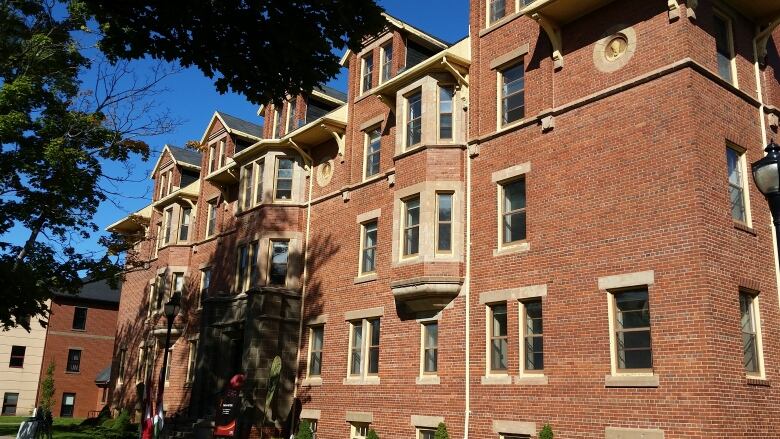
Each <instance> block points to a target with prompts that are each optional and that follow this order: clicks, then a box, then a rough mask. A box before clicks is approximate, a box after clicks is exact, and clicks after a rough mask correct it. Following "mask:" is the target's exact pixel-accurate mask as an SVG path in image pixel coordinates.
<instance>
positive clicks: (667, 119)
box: [110, 0, 780, 439]
mask: <svg viewBox="0 0 780 439" xmlns="http://www.w3.org/2000/svg"><path fill="white" fill-rule="evenodd" d="M779 16H780V4H777V3H776V2H775V3H772V2H749V1H740V0H723V1H706V0H699V1H693V0H688V1H687V2H678V1H668V2H667V3H663V2H632V1H628V0H614V1H608V0H588V1H583V0H536V1H533V2H531V1H522V0H518V1H503V0H480V1H472V2H471V15H470V17H471V18H470V28H469V30H468V33H469V38H465V39H463V40H461V41H459V42H456V43H447V42H444V41H441V40H440V39H438V38H436V37H434V36H432V35H429V34H427V33H425V32H424V31H421V30H419V29H416V28H414V27H412V26H410V25H409V24H407V23H404V22H401V21H399V20H397V19H395V18H393V17H391V16H387V27H386V29H385V31H384V32H382V33H381V34H380V35H377V36H374V37H372V38H368V39H366V40H365V44H364V47H363V49H362V50H361V51H360V52H359V53H351V52H348V53H347V54H345V56H344V58H343V59H342V64H343V65H344V67H346V68H347V69H348V72H349V81H348V87H349V88H348V91H347V93H346V95H344V94H340V93H337V92H335V91H333V90H329V89H322V90H315V91H313V92H312V93H311V94H309V95H304V96H298V97H295V98H294V99H291V100H290V101H289V102H286V103H285V104H283V105H279V106H276V105H272V104H269V105H266V106H264V107H262V108H261V109H260V114H262V115H263V117H264V120H265V125H264V127H260V126H257V125H254V124H252V123H249V122H245V121H241V120H237V119H235V118H232V117H230V116H228V115H225V114H223V113H219V112H218V113H215V115H214V117H213V118H212V120H211V122H210V123H209V125H208V127H207V129H206V132H205V134H204V136H203V139H202V142H201V143H202V144H203V154H202V155H201V156H198V155H197V154H195V153H193V152H190V151H186V150H181V149H178V148H173V147H168V148H166V150H165V151H164V152H163V154H162V156H161V158H160V160H159V161H158V163H157V165H156V166H155V170H154V172H153V175H152V178H154V180H155V196H154V199H153V200H152V204H151V205H150V206H149V207H147V208H146V209H143V210H142V211H140V212H138V213H136V214H134V215H131V216H129V217H127V218H125V219H123V220H121V221H119V222H118V223H116V224H114V225H112V226H111V227H110V229H111V230H114V231H117V232H121V233H125V234H128V235H130V236H135V237H136V238H137V245H136V248H135V250H134V251H133V252H132V254H130V255H129V260H130V261H134V262H137V263H138V264H135V265H134V267H136V268H129V269H128V273H127V277H126V280H125V284H124V286H123V293H122V299H123V300H122V303H121V304H120V321H119V326H118V330H117V343H116V347H115V354H114V358H115V361H114V370H115V371H117V373H115V374H112V376H116V377H117V381H116V382H115V383H114V384H113V387H112V389H113V392H114V393H113V397H112V403H113V404H114V405H115V406H116V407H133V406H135V404H136V401H137V398H136V396H135V384H136V383H138V382H143V381H145V379H144V377H147V376H149V374H148V373H146V372H145V371H148V370H149V367H151V366H153V367H154V369H153V370H155V371H156V370H159V367H160V362H161V361H162V355H161V351H160V350H161V348H162V347H161V346H160V343H159V340H160V336H161V335H164V326H163V325H164V319H162V320H161V317H160V315H159V309H160V307H161V305H162V303H164V301H166V300H167V298H168V297H169V296H170V295H171V294H173V293H181V294H182V297H183V300H184V306H183V310H182V313H181V314H180V315H179V316H177V318H176V320H175V324H174V335H175V343H174V344H173V346H172V357H171V363H170V365H171V368H170V374H169V378H168V380H167V381H166V409H167V411H168V414H169V415H172V414H174V413H175V414H177V415H179V417H180V418H185V419H187V420H188V422H189V423H190V425H192V426H195V427H196V431H197V432H198V435H207V431H208V426H209V422H210V421H211V420H212V419H213V415H214V411H215V406H216V399H217V398H218V395H219V392H220V391H221V390H222V389H224V386H225V383H226V382H227V380H228V379H229V378H230V376H232V375H233V374H234V373H236V372H242V373H244V374H246V375H247V381H246V384H245V386H244V388H243V397H244V401H245V404H244V407H245V409H244V412H243V417H242V419H243V421H244V425H242V428H243V429H244V431H248V430H249V429H250V425H252V426H254V427H253V428H252V431H254V432H256V431H257V427H258V426H261V425H266V426H268V427H269V428H273V429H275V430H277V431H279V432H281V433H282V434H287V433H288V432H289V429H290V428H294V425H295V423H296V421H297V420H298V419H308V420H310V421H313V423H314V424H315V428H316V430H317V432H318V437H319V438H325V439H336V438H351V439H356V438H363V437H365V434H366V432H367V430H368V429H375V430H376V431H377V432H378V433H379V435H380V437H383V438H418V439H419V438H423V439H427V438H430V437H432V429H434V428H435V427H436V425H438V423H439V422H445V423H446V424H447V427H448V430H449V432H450V435H451V437H456V438H461V437H463V438H475V439H487V438H503V439H517V438H528V437H536V436H537V434H538V432H539V431H540V430H541V428H542V427H543V425H545V424H550V425H551V426H552V428H553V430H554V431H555V433H556V437H561V438H569V437H571V438H599V437H606V438H613V439H614V438H629V439H630V438H663V437H667V438H683V437H685V438H711V437H720V436H728V437H751V438H754V437H775V436H777V435H778V434H779V433H778V432H780V425H779V424H778V420H777V417H776V416H775V415H774V413H775V412H776V410H777V408H778V406H779V404H780V394H778V392H777V390H776V387H777V386H776V384H775V381H777V380H778V379H780V375H779V373H780V368H779V367H780V339H778V336H777V334H778V329H780V328H779V327H778V325H780V314H778V312H779V311H780V303H778V287H777V285H778V275H777V269H776V268H775V267H776V257H775V256H774V254H773V239H772V236H773V231H772V229H771V226H770V221H769V212H768V211H767V209H766V206H765V203H764V202H763V199H762V196H761V195H760V194H759V193H758V192H757V191H756V190H755V188H754V186H753V184H752V183H751V182H750V181H749V180H750V177H749V173H748V167H747V165H748V164H749V163H751V162H753V161H755V160H757V159H759V158H760V157H761V156H762V149H763V147H764V145H766V144H767V143H768V142H769V139H770V137H771V136H773V135H776V134H777V129H778V116H780V110H778V107H780V80H779V78H780V73H778V72H779V71H780V55H779V54H778V45H777V43H776V41H780V31H778V30H777V24H778V20H777V18H778V17H779ZM464 33H465V29H464ZM275 356H280V357H281V360H282V373H281V376H280V383H279V387H278V389H279V390H278V392H277V396H276V398H275V399H274V400H273V402H272V404H271V407H270V408H268V409H266V408H265V407H264V406H265V403H264V402H265V399H266V389H267V388H268V387H269V380H270V377H269V364H270V363H271V361H272V359H273V357H275ZM146 381H147V382H148V380H146ZM263 419H266V421H265V424H263ZM198 427H199V428H198Z"/></svg>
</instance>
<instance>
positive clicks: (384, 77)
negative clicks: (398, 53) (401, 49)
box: [379, 40, 393, 83]
mask: <svg viewBox="0 0 780 439" xmlns="http://www.w3.org/2000/svg"><path fill="white" fill-rule="evenodd" d="M380 51H381V55H382V58H381V59H382V74H381V76H380V78H379V82H380V83H382V82H385V81H389V80H390V78H392V77H393V42H392V40H391V41H390V42H389V43H387V44H385V45H384V46H382V48H381V49H380Z"/></svg>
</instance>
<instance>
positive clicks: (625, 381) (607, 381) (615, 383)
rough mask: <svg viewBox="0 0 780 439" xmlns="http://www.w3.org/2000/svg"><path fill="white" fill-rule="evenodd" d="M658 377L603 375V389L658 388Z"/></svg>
mask: <svg viewBox="0 0 780 439" xmlns="http://www.w3.org/2000/svg"><path fill="white" fill-rule="evenodd" d="M659 381H660V380H659V377H658V375H605V376H604V387H658V385H659Z"/></svg>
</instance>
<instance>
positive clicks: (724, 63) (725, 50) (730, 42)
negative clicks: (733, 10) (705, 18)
mask: <svg viewBox="0 0 780 439" xmlns="http://www.w3.org/2000/svg"><path fill="white" fill-rule="evenodd" d="M714 12H715V13H714V14H713V24H714V26H715V52H716V55H717V61H718V75H719V76H720V77H721V78H723V79H725V80H726V81H728V82H730V83H732V84H734V85H736V64H735V60H734V36H733V33H732V32H733V29H732V26H731V19H730V18H729V17H728V16H726V15H725V14H723V13H722V12H720V11H717V10H716V11H714Z"/></svg>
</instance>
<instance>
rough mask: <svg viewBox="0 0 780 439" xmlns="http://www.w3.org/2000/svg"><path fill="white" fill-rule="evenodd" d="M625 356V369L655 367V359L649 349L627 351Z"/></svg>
mask: <svg viewBox="0 0 780 439" xmlns="http://www.w3.org/2000/svg"><path fill="white" fill-rule="evenodd" d="M624 354H625V360H624V366H623V367H622V368H623V369H650V368H652V367H653V359H652V355H651V351H650V350H649V349H646V350H637V351H625V352H624Z"/></svg>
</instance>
